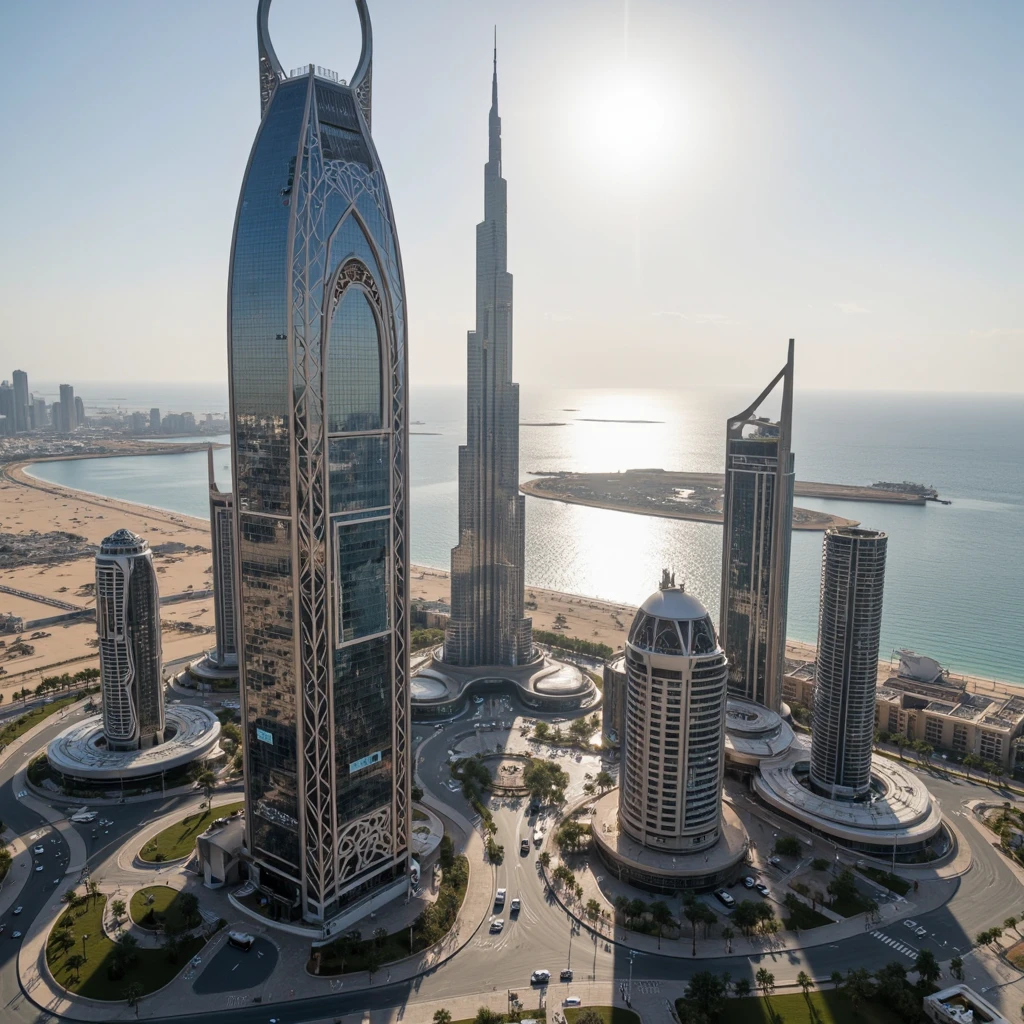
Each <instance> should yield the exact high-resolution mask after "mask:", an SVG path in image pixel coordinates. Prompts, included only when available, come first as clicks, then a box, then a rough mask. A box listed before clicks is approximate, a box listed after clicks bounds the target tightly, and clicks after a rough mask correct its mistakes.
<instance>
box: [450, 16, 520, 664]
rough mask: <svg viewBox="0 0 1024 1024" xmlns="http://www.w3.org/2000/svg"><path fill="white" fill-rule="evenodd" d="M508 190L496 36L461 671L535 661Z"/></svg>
mask: <svg viewBox="0 0 1024 1024" xmlns="http://www.w3.org/2000/svg"><path fill="white" fill-rule="evenodd" d="M507 227H508V224H507V185H506V182H505V179H504V178H503V177H502V176H501V117H500V116H499V115H498V39H497V29H495V39H494V71H493V75H492V78H491V109H490V114H489V116H488V145H487V164H486V165H485V167H484V219H483V221H481V223H479V224H478V225H477V227H476V329H475V330H472V331H470V332H469V334H468V336H467V345H466V348H467V367H468V387H467V409H466V443H465V444H464V445H462V446H461V447H460V448H459V543H458V545H457V546H456V547H454V548H453V549H452V611H451V617H450V619H449V622H448V629H447V631H446V634H445V643H444V657H445V661H447V662H448V663H449V664H452V665H522V664H525V663H527V662H529V661H530V660H532V658H533V623H532V620H530V619H528V618H524V617H523V582H524V580H523V576H524V571H523V568H524V563H525V561H526V499H525V498H524V497H523V496H522V495H521V494H520V493H519V385H518V384H515V383H513V382H512V275H511V274H510V273H509V272H508V269H507V266H508V262H507V237H508V232H507Z"/></svg>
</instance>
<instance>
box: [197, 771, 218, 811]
mask: <svg viewBox="0 0 1024 1024" xmlns="http://www.w3.org/2000/svg"><path fill="white" fill-rule="evenodd" d="M196 781H197V782H198V783H199V785H200V786H202V787H203V796H205V797H206V803H207V806H209V803H210V796H211V795H212V794H213V787H214V786H216V785H217V776H216V775H214V774H213V772H211V771H210V770H209V769H207V770H206V771H204V772H202V773H201V774H200V775H199V778H198V779H196Z"/></svg>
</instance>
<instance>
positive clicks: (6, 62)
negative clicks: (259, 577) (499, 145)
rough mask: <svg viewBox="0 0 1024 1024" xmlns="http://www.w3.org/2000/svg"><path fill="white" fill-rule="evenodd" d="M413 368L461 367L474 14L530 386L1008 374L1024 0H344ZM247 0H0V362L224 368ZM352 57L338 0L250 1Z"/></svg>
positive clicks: (251, 60)
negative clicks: (368, 69)
mask: <svg viewBox="0 0 1024 1024" xmlns="http://www.w3.org/2000/svg"><path fill="white" fill-rule="evenodd" d="M370 10H371V16H372V18H373V24H374V42H375V49H374V79H373V85H374V138H375V141H376V144H377V148H378V150H379V152H380V155H381V159H382V161H383V164H384V169H385V172H386V174H387V177H388V181H389V184H390V189H391V196H392V200H393V203H394V206H395V212H396V217H397V223H398V231H399V237H400V239H401V244H402V250H403V256H404V261H405V274H406V282H407V289H408V306H409V323H410V331H411V334H410V359H411V372H412V379H413V383H414V384H440V383H450V382H456V381H459V380H461V379H462V378H463V377H464V374H465V338H466V330H467V329H468V328H469V327H471V326H472V319H473V275H474V252H473V245H474V225H475V224H476V222H477V221H478V220H479V219H480V216H481V213H482V204H483V163H484V160H485V158H486V130H487V106H488V103H489V98H490V60H491V52H490V48H491V31H492V25H493V24H494V23H495V22H497V24H498V48H499V83H500V95H501V115H502V123H503V128H504V171H505V176H506V178H507V179H508V181H509V264H510V269H511V270H512V272H513V274H514V275H515V353H516V354H515V366H516V376H517V378H518V379H519V380H520V381H521V382H523V384H524V385H533V386H537V385H541V384H545V383H552V384H557V385H577V386H604V385H607V386H616V385H631V386H643V385H645V384H648V383H654V384H656V385H658V386H671V385H673V384H676V385H680V386H684V385H690V386H692V385H707V386H715V385H717V384H723V383H734V384H738V383H743V384H745V385H746V384H754V383H758V382H760V381H761V380H763V378H765V377H766V375H769V374H771V373H774V371H775V370H776V369H777V367H778V366H779V365H780V364H781V362H782V361H783V359H784V354H785V339H786V338H788V337H790V336H795V337H796V339H797V372H798V386H799V387H801V388H823V387H824V388H827V387H838V388H846V389H849V388H897V389H925V390H972V391H992V390H1000V391H1015V392H1021V391H1024V185H1022V182H1024V159H1022V158H1024V131H1022V126H1024V61H1022V60H1021V59H1020V55H1021V52H1022V45H1024V3H1020V2H1019V0H1003V2H997V0H993V2H985V0H982V2H977V3H964V2H962V0H953V2H944V0H927V2H925V0H921V2H916V3H914V2H909V0H903V2H899V3H893V2H891V0H875V2H871V0H868V2H863V0H857V2H854V0H846V2H836V0H807V2H796V0H779V2H772V3H768V2H764V0H752V2H747V3H743V2H737V0H734V2H730V3H727V4H726V3H719V2H712V0H704V2H700V3H697V2H684V0H629V2H628V3H624V2H623V0H503V2H498V0H494V2H482V0H433V2H425V0H370ZM255 11H256V0H89V2H84V0H59V2H58V0H35V2H31V3H30V2H28V0H12V2H9V3H6V4H4V5H3V8H2V11H0V58H2V63H3V67H4V69H5V72H6V75H5V77H6V84H5V88H4V99H3V102H2V103H0V137H2V138H3V140H4V147H3V151H4V158H3V160H2V162H0V186H2V190H3V195H4V196H5V199H6V205H7V214H6V215H5V216H4V218H3V221H2V228H0V337H2V338H3V342H2V345H0V352H2V353H3V359H2V364H3V365H2V367H0V376H3V377H7V376H9V374H10V370H11V369H13V368H14V366H15V365H21V366H23V367H24V368H25V369H27V370H28V371H29V374H30V379H31V377H32V376H33V375H34V376H35V377H37V378H45V379H50V380H52V379H54V378H56V377H58V376H59V377H60V378H61V379H66V380H72V381H83V380H95V379H100V378H104V377H107V378H110V379H117V380H124V381H134V380H140V379H142V378H145V377H149V378H157V379H163V380H167V381H183V380H189V379H195V380H217V379H223V378H224V377H225V375H226V356H225V293H226V279H227V266H228V251H229V246H230V241H231V229H232V223H233V220H234V214H235V205H236V202H237V198H238V190H239V186H240V184H241V180H242V174H243V172H244V169H245V163H246V159H247V157H248V154H249V149H250V146H251V145H252V141H253V137H254V134H255V131H256V128H257V122H258V117H259V95H258V89H257V61H256V45H255ZM270 26H271V34H272V37H273V40H274V43H275V47H276V49H277V53H278V55H279V57H280V58H281V62H282V64H283V65H284V66H285V68H286V69H290V68H294V67H298V66H299V65H302V64H306V63H310V62H314V63H317V64H321V65H324V66H326V67H329V68H333V69H335V70H336V71H338V72H339V73H340V74H341V75H342V77H348V76H349V75H350V74H351V72H352V71H353V70H354V68H355V63H356V58H357V56H358V49H359V29H358V20H357V17H356V13H355V5H354V4H352V3H350V2H346V0H274V5H273V8H272V13H271V19H270Z"/></svg>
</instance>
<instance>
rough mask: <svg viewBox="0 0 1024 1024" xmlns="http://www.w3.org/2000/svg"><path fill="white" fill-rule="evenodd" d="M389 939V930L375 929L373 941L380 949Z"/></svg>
mask: <svg viewBox="0 0 1024 1024" xmlns="http://www.w3.org/2000/svg"><path fill="white" fill-rule="evenodd" d="M387 937H388V930H387V928H374V929H373V941H374V942H375V943H376V945H377V946H378V948H379V947H380V946H383V945H384V942H385V940H386V939H387Z"/></svg>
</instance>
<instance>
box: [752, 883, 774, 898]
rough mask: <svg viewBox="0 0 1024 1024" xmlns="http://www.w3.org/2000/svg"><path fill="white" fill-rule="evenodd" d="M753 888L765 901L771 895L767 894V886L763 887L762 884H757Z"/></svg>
mask: <svg viewBox="0 0 1024 1024" xmlns="http://www.w3.org/2000/svg"><path fill="white" fill-rule="evenodd" d="M754 888H755V889H756V890H757V891H758V892H759V893H760V894H761V895H762V896H764V897H765V898H766V899H767V898H768V896H770V895H771V893H769V892H768V886H767V885H765V884H764V882H758V883H757V885H755V886H754Z"/></svg>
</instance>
